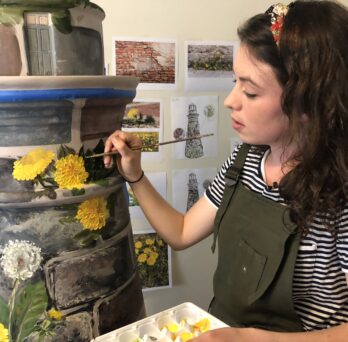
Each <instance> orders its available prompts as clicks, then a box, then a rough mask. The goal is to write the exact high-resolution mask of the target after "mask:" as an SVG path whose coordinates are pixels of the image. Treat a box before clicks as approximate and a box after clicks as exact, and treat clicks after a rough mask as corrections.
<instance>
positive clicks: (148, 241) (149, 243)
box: [145, 239, 155, 246]
mask: <svg viewBox="0 0 348 342" xmlns="http://www.w3.org/2000/svg"><path fill="white" fill-rule="evenodd" d="M145 243H146V244H147V245H148V246H151V245H153V244H154V243H155V241H154V240H153V239H146V240H145Z"/></svg>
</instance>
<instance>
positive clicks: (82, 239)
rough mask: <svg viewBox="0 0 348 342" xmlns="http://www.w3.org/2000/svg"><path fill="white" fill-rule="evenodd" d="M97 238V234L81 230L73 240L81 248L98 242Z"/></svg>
mask: <svg viewBox="0 0 348 342" xmlns="http://www.w3.org/2000/svg"><path fill="white" fill-rule="evenodd" d="M99 237H100V233H99V232H95V231H91V230H83V231H81V232H79V233H77V234H76V235H75V236H74V238H75V239H76V240H77V241H78V242H79V244H80V245H81V246H83V247H86V246H89V245H91V244H92V243H94V242H95V241H96V240H98V239H99Z"/></svg>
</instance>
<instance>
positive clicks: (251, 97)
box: [244, 91, 257, 99]
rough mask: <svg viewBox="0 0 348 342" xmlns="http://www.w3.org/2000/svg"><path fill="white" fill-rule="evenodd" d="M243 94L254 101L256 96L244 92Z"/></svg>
mask: <svg viewBox="0 0 348 342" xmlns="http://www.w3.org/2000/svg"><path fill="white" fill-rule="evenodd" d="M244 94H245V96H246V97H248V98H249V99H254V98H255V97H256V96H257V94H252V93H247V92H246V91H245V92H244Z"/></svg>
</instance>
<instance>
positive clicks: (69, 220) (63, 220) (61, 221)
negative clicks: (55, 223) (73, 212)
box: [59, 217, 76, 225]
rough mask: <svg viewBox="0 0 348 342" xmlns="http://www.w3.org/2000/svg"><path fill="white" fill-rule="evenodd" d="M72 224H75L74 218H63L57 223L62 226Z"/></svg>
mask: <svg viewBox="0 0 348 342" xmlns="http://www.w3.org/2000/svg"><path fill="white" fill-rule="evenodd" d="M73 222H76V219H75V217H63V218H61V219H60V220H59V223H61V224H63V225H65V224H68V223H73Z"/></svg>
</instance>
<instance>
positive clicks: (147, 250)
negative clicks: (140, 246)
mask: <svg viewBox="0 0 348 342" xmlns="http://www.w3.org/2000/svg"><path fill="white" fill-rule="evenodd" d="M151 252H152V249H151V248H149V247H145V248H144V253H146V254H150V253H151Z"/></svg>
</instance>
